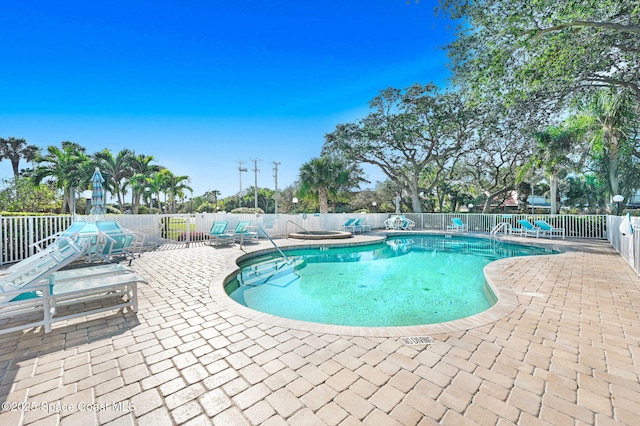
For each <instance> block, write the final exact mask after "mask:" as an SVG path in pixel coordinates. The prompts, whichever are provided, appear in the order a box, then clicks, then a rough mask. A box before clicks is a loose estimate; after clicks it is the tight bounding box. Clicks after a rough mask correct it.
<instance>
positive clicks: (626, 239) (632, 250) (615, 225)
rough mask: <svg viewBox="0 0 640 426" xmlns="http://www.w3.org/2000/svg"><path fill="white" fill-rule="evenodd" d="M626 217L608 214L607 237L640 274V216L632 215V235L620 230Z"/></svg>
mask: <svg viewBox="0 0 640 426" xmlns="http://www.w3.org/2000/svg"><path fill="white" fill-rule="evenodd" d="M623 219H624V217H622V216H607V229H608V230H610V232H608V233H607V239H608V240H609V242H610V243H611V245H612V246H613V248H614V249H616V250H617V251H618V253H620V256H622V258H623V259H624V260H626V261H627V262H628V263H629V265H631V267H632V268H633V269H634V270H635V271H636V273H637V274H639V275H640V218H638V217H632V218H631V223H632V224H633V228H634V232H633V234H632V235H630V236H623V235H622V233H621V232H620V223H622V220H623Z"/></svg>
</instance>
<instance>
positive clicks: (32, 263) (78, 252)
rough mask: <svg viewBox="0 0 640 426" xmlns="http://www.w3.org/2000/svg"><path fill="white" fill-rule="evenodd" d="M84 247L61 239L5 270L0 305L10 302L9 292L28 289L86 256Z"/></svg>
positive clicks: (1, 282)
mask: <svg viewBox="0 0 640 426" xmlns="http://www.w3.org/2000/svg"><path fill="white" fill-rule="evenodd" d="M81 242H82V241H81ZM84 244H85V245H78V244H76V243H75V242H74V241H72V240H70V239H68V238H66V237H63V239H60V240H58V241H56V242H55V243H53V244H51V245H49V246H48V247H47V248H45V249H44V250H42V251H40V252H38V253H36V254H34V255H33V256H30V257H28V258H26V259H24V260H22V261H20V262H18V263H16V264H15V265H12V266H11V267H9V268H7V269H5V270H4V271H3V272H5V274H3V275H2V276H0V303H3V302H6V301H7V300H10V299H11V298H12V297H13V296H11V297H10V296H9V292H14V291H20V290H22V289H28V288H30V287H32V286H35V285H37V284H38V283H39V282H40V281H41V280H42V279H44V278H46V277H48V276H49V275H51V274H52V273H54V272H55V271H57V270H59V269H62V268H63V267H65V266H67V265H69V264H71V263H72V262H74V261H76V260H78V259H80V258H82V257H83V256H85V255H86V250H87V247H86V242H84Z"/></svg>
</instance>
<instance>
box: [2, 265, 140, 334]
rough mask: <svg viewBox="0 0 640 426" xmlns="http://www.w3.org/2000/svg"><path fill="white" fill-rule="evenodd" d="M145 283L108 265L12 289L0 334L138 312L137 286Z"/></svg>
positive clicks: (125, 270)
mask: <svg viewBox="0 0 640 426" xmlns="http://www.w3.org/2000/svg"><path fill="white" fill-rule="evenodd" d="M138 283H146V280H145V279H144V278H143V277H141V276H140V275H138V274H135V273H133V271H132V270H131V269H129V268H126V267H124V266H122V265H118V264H106V265H99V266H91V267H86V268H75V269H69V270H64V271H59V272H54V273H51V274H49V275H48V277H46V278H44V279H41V280H40V281H39V282H38V283H37V284H30V285H28V286H25V287H22V288H18V289H11V290H7V291H4V292H3V293H2V296H3V297H2V299H1V300H0V324H2V325H1V326H0V334H4V333H9V332H12V331H17V330H24V329H27V328H32V327H38V326H44V331H45V333H48V332H50V331H51V324H52V323H54V322H58V321H66V320H69V319H73V318H78V317H82V316H86V315H89V314H95V313H99V312H106V311H109V310H114V309H120V308H126V307H131V308H132V310H133V311H134V312H136V311H137V309H138V298H137V285H138Z"/></svg>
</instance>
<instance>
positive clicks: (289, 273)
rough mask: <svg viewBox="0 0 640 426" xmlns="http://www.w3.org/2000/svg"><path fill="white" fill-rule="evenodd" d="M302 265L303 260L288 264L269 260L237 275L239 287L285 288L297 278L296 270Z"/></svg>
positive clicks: (279, 260) (244, 269)
mask: <svg viewBox="0 0 640 426" xmlns="http://www.w3.org/2000/svg"><path fill="white" fill-rule="evenodd" d="M303 265H304V260H302V259H294V260H292V261H290V262H286V261H284V260H281V259H278V260H275V261H273V260H271V261H267V262H261V263H257V264H255V265H251V266H248V267H245V268H242V271H241V272H240V274H239V275H238V282H239V283H240V285H241V286H250V287H256V286H259V285H263V284H273V285H279V286H283V287H284V286H287V285H289V284H291V283H292V282H293V281H295V280H297V279H298V278H299V277H298V275H297V274H296V270H298V269H300V268H301V267H303Z"/></svg>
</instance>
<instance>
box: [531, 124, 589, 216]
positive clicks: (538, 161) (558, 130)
mask: <svg viewBox="0 0 640 426" xmlns="http://www.w3.org/2000/svg"><path fill="white" fill-rule="evenodd" d="M534 138H535V139H536V142H537V149H536V151H535V152H534V155H533V157H532V162H533V164H534V165H535V166H536V167H537V168H539V169H540V168H542V169H544V171H545V173H546V174H547V177H548V178H549V187H550V198H551V212H550V213H551V214H557V213H558V195H557V194H558V174H559V173H560V172H561V171H562V170H564V169H566V168H567V167H570V166H571V163H572V162H571V159H570V158H569V156H570V154H571V153H572V152H576V145H577V143H578V138H577V133H576V131H575V130H574V129H570V128H563V127H557V126H549V127H548V128H547V129H546V130H544V131H541V132H537V133H535V134H534Z"/></svg>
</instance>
